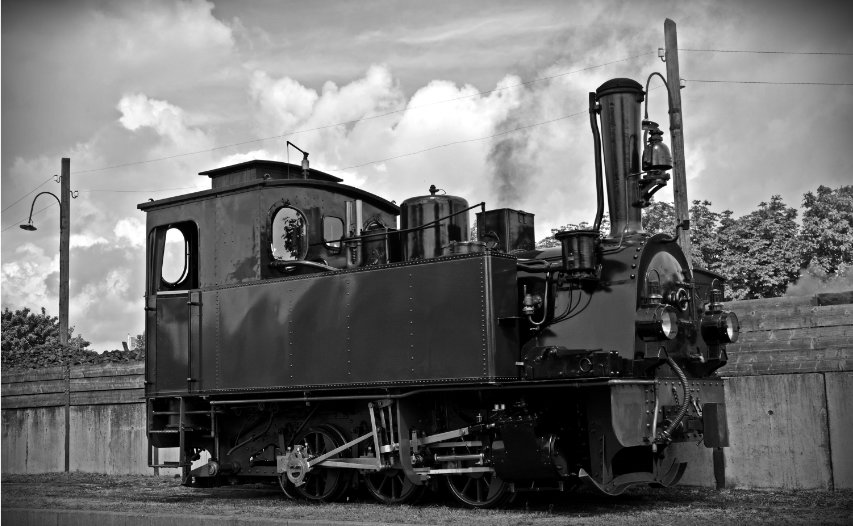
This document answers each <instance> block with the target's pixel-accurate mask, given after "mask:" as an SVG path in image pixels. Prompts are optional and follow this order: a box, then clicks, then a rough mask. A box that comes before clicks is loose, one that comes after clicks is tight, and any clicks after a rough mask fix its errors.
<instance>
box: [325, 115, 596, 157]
mask: <svg viewBox="0 0 853 526" xmlns="http://www.w3.org/2000/svg"><path fill="white" fill-rule="evenodd" d="M585 113H587V110H584V111H579V112H577V113H572V114H571V115H564V116H562V117H557V118H556V119H551V120H547V121H542V122H536V123H533V124H527V125H525V126H519V127H517V128H513V129H511V130H506V131H502V132H498V133H494V134H492V135H487V136H485V137H476V138H473V139H463V140H460V141H453V142H448V143H445V144H439V145H437V146H432V147H430V148H424V149H423V150H418V151H415V152H409V153H403V154H400V155H395V156H394V157H387V158H385V159H379V160H376V161H369V162H366V163H362V164H355V165H353V166H347V167H346V168H339V169H337V170H330V171H333V172H342V171H344V170H352V169H353V168H361V167H362V166H367V165H369V164H377V163H384V162H385V161H393V160H394V159H400V158H402V157H410V156H412V155H417V154H419V153H424V152H430V151H432V150H438V149H439V148H446V147H448V146H454V145H456V144H464V143H469V142H476V141H484V140H486V139H493V138H495V137H499V136H501V135H506V134H509V133H514V132H517V131H519V130H525V129H527V128H533V127H535V126H542V125H543V124H550V123H552V122H557V121H561V120H564V119H568V118H571V117H577V116H578V115H583V114H585Z"/></svg>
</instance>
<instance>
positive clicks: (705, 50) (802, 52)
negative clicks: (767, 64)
mask: <svg viewBox="0 0 853 526" xmlns="http://www.w3.org/2000/svg"><path fill="white" fill-rule="evenodd" d="M678 50H679V51H698V52H707V53H755V54H762V55H764V54H766V55H839V56H853V53H846V52H841V51H750V50H743V49H687V48H678Z"/></svg>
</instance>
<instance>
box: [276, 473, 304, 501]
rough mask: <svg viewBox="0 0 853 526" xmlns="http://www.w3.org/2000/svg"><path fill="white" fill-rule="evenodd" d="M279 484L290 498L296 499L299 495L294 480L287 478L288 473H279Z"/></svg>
mask: <svg viewBox="0 0 853 526" xmlns="http://www.w3.org/2000/svg"><path fill="white" fill-rule="evenodd" d="M278 485H279V487H280V488H281V491H283V492H284V496H285V497H287V498H288V499H291V500H294V499H296V498H297V497H298V495H299V494H298V493H297V492H296V488H295V487H294V486H293V482H290V481H289V480H288V479H287V473H280V474H279V475H278Z"/></svg>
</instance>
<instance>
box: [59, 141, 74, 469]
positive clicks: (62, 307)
mask: <svg viewBox="0 0 853 526" xmlns="http://www.w3.org/2000/svg"><path fill="white" fill-rule="evenodd" d="M59 197H60V199H59V343H61V344H62V346H63V348H66V346H67V345H68V280H69V266H68V260H69V252H70V248H71V159H69V158H68V157H63V158H62V171H61V172H60V179H59ZM69 471H71V357H70V356H68V357H66V360H65V472H66V473H68V472H69Z"/></svg>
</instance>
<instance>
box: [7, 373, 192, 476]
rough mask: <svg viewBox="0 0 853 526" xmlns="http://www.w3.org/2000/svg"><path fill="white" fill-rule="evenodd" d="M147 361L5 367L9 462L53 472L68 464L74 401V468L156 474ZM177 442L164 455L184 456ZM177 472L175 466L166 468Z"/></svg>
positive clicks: (15, 467)
mask: <svg viewBox="0 0 853 526" xmlns="http://www.w3.org/2000/svg"><path fill="white" fill-rule="evenodd" d="M143 372H144V366H143V365H142V364H139V363H130V364H105V365H86V366H77V367H72V368H71V371H70V378H69V381H68V384H67V386H68V390H67V391H66V379H65V369H64V368H61V367H58V368H48V369H42V370H38V371H26V372H17V373H11V374H3V378H2V458H1V459H0V462H2V469H3V472H4V473H49V472H57V471H63V470H64V469H65V404H66V401H67V402H69V415H70V418H69V424H70V433H69V445H70V451H71V455H70V457H69V469H70V470H71V471H84V472H91V473H106V474H131V473H134V474H154V472H155V471H154V469H153V468H149V467H148V451H147V449H146V448H147V446H148V438H147V436H146V433H145V403H144V400H143V391H144V390H143ZM177 457H178V453H177V449H176V448H175V449H172V450H161V451H160V460H177ZM159 471H160V474H163V475H173V474H176V473H178V470H175V469H161V470H159Z"/></svg>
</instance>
